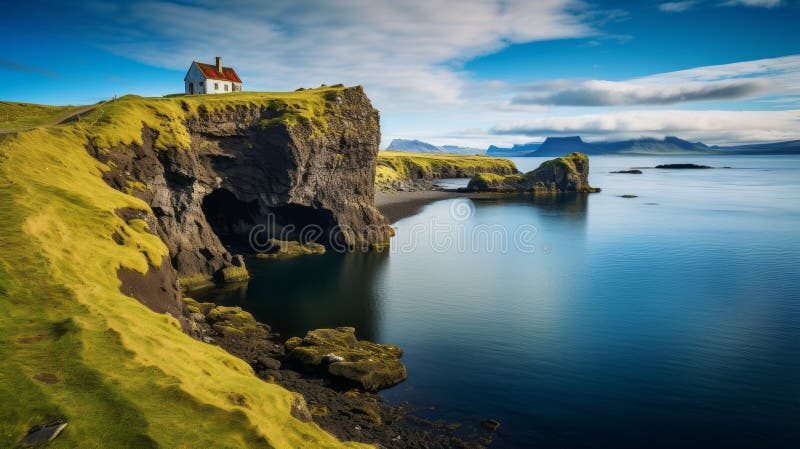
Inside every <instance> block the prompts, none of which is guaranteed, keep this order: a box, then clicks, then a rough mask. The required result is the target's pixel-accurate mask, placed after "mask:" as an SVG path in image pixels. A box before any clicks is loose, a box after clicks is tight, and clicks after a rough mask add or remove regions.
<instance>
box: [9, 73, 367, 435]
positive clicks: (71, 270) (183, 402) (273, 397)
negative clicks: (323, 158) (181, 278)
mask: <svg viewBox="0 0 800 449" xmlns="http://www.w3.org/2000/svg"><path fill="white" fill-rule="evenodd" d="M336 90H337V89H336V88H326V89H315V90H307V91H300V92H291V93H236V94H227V95H213V96H202V97H201V96H181V97H175V98H141V97H134V96H126V97H122V98H120V99H119V100H117V101H113V102H109V103H106V104H104V105H103V106H102V107H101V108H98V109H96V110H95V111H93V112H91V113H89V114H88V115H87V116H86V117H84V118H83V119H82V120H81V121H79V122H73V123H69V124H64V125H59V126H53V127H46V128H39V129H34V130H30V131H25V132H20V133H18V134H15V135H10V136H7V137H6V138H5V139H3V140H2V141H0V202H2V204H3V208H2V209H0V235H2V236H3V237H2V240H0V341H2V344H0V358H2V360H3V363H2V364H0V403H2V404H3V406H2V407H1V408H0V446H1V447H14V446H16V445H17V444H18V443H19V441H20V440H21V439H22V438H23V437H24V435H25V434H26V432H27V431H28V429H30V428H31V427H33V426H35V425H39V424H44V423H46V422H48V421H50V420H52V419H56V418H64V419H66V420H67V421H68V422H69V426H68V427H67V428H66V430H65V431H64V432H63V433H62V435H61V436H59V437H58V438H57V439H56V440H55V441H53V442H52V443H51V444H50V445H49V446H48V447H52V448H68V447H70V448H71V447H81V448H107V447H137V448H155V447H164V448H197V447H208V448H217V447H230V448H237V447H275V448H299V447H309V448H312V447H313V448H316V447H332V448H335V447H361V445H358V444H355V443H340V442H339V441H337V440H336V439H335V438H333V437H332V436H331V435H329V434H327V433H325V432H324V431H322V430H321V429H320V428H319V427H318V426H317V425H315V424H313V423H306V422H301V421H300V420H298V419H296V418H294V417H293V416H292V413H291V410H292V408H293V407H303V402H302V398H301V397H300V396H299V395H297V394H295V393H291V392H289V391H287V390H285V389H283V388H282V387H280V386H277V385H274V384H270V383H266V382H263V381H262V380H260V379H258V378H256V377H255V376H254V375H253V371H252V369H251V367H250V366H249V365H248V364H247V363H245V362H244V361H242V360H240V359H238V358H236V357H233V356H231V355H230V354H228V353H226V352H225V351H223V350H222V349H220V348H219V347H217V346H213V345H209V344H204V343H201V342H199V341H196V340H194V339H192V338H190V337H189V336H187V335H186V334H184V333H183V332H182V331H181V329H180V325H179V323H178V321H177V320H176V319H175V318H173V317H170V316H168V315H162V314H157V313H154V312H152V311H150V310H149V309H147V308H146V307H145V306H144V305H142V304H141V303H139V302H138V301H137V300H135V299H134V298H132V297H129V296H126V295H124V294H122V293H121V292H120V290H119V287H120V280H119V279H118V278H117V274H116V273H117V270H118V269H119V268H120V267H125V268H128V269H132V270H135V271H137V272H139V273H145V272H146V271H147V270H148V268H149V267H150V266H158V265H159V264H160V263H161V261H162V258H163V257H164V256H165V255H167V248H166V246H165V245H164V244H163V242H161V240H159V238H158V237H157V236H155V235H153V234H151V233H150V232H148V229H146V226H144V227H143V226H141V223H140V220H131V221H129V222H126V221H125V220H123V219H122V218H120V216H119V215H117V214H116V213H115V212H116V211H118V210H120V209H126V208H130V209H138V210H142V211H146V212H150V210H149V207H148V205H147V204H145V203H144V202H143V201H141V200H139V199H137V198H135V197H133V196H131V195H128V194H126V193H124V192H120V191H117V190H114V189H112V188H111V187H109V186H108V185H107V184H106V183H105V182H104V181H103V180H102V178H101V174H102V172H103V171H104V170H108V168H109V167H107V166H104V165H103V164H101V163H99V162H98V161H97V160H96V159H94V158H92V157H91V156H90V155H89V154H88V153H87V151H86V146H87V145H88V144H90V143H91V144H93V145H95V146H97V147H98V148H102V149H104V150H106V151H114V149H115V148H119V147H120V146H122V145H127V144H131V143H139V144H141V139H142V132H141V130H142V124H143V123H144V124H146V125H147V126H149V127H151V128H153V129H155V130H157V132H158V136H157V138H156V144H155V145H156V146H157V147H158V148H160V149H163V150H165V151H182V150H188V148H189V136H188V134H186V130H185V127H183V126H178V125H179V124H180V122H182V121H183V120H186V119H187V118H188V117H191V116H193V115H196V114H198V113H201V111H202V110H203V109H204V108H205V109H208V108H212V109H213V108H232V107H238V106H243V105H258V106H261V107H263V108H266V109H269V108H273V109H274V110H275V111H276V117H275V118H273V119H271V120H283V121H286V122H287V123H290V124H291V123H296V122H300V121H306V122H308V123H310V124H311V125H312V126H314V127H315V128H322V127H324V125H325V124H324V119H323V118H322V117H324V114H323V113H322V111H324V109H325V108H326V104H327V103H328V102H329V101H330V99H331V96H330V94H331V92H334V93H335V91H336ZM278 102H280V103H278ZM269 125H270V123H265V124H264V126H269ZM115 234H116V235H118V236H121V239H119V238H118V239H117V241H115V239H114V238H112V236H114V235H115Z"/></svg>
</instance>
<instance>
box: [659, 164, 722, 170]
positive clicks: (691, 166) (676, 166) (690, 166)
mask: <svg viewBox="0 0 800 449" xmlns="http://www.w3.org/2000/svg"><path fill="white" fill-rule="evenodd" d="M656 168H666V169H702V168H712V167H709V166H708V165H697V164H663V165H656Z"/></svg>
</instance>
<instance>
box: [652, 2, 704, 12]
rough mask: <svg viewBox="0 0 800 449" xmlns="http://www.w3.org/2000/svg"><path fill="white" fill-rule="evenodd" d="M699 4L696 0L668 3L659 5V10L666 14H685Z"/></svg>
mask: <svg viewBox="0 0 800 449" xmlns="http://www.w3.org/2000/svg"><path fill="white" fill-rule="evenodd" d="M696 3H697V2H696V1H694V0H685V1H681V2H666V3H661V4H660V5H658V9H660V10H662V11H664V12H683V11H686V10H688V9H690V8H691V7H692V6H694V5H695V4H696Z"/></svg>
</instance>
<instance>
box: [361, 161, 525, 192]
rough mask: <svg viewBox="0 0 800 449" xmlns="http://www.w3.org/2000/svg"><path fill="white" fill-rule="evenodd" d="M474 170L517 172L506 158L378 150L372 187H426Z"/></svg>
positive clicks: (413, 188)
mask: <svg viewBox="0 0 800 449" xmlns="http://www.w3.org/2000/svg"><path fill="white" fill-rule="evenodd" d="M477 173H497V174H501V175H505V174H514V173H517V166H516V165H514V163H513V162H511V161H510V160H508V159H502V158H497V157H490V156H477V155H476V156H466V155H462V154H424V153H406V152H403V151H381V152H380V153H378V166H377V167H376V172H375V186H376V187H377V188H378V189H379V190H382V191H393V190H415V186H426V187H430V183H431V181H433V180H434V179H438V178H467V177H470V176H474V175H475V174H477Z"/></svg>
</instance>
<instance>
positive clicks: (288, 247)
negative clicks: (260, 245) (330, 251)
mask: <svg viewBox="0 0 800 449" xmlns="http://www.w3.org/2000/svg"><path fill="white" fill-rule="evenodd" d="M268 246H269V250H268V251H266V252H263V253H258V254H256V257H258V258H262V259H276V258H284V257H295V256H303V255H308V254H325V246H324V245H321V244H319V243H314V242H307V243H300V242H298V241H296V240H277V239H271V240H270V241H269V243H268Z"/></svg>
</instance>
